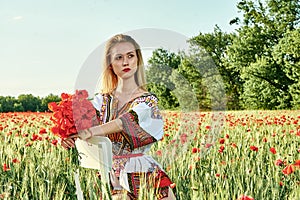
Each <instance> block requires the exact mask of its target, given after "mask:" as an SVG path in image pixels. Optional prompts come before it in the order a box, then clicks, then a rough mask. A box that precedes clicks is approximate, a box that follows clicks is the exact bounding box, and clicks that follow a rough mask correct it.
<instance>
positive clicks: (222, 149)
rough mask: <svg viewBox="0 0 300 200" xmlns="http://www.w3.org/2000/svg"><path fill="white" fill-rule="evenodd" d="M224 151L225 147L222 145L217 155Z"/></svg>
mask: <svg viewBox="0 0 300 200" xmlns="http://www.w3.org/2000/svg"><path fill="white" fill-rule="evenodd" d="M224 149H225V147H224V146H223V145H222V146H220V149H219V150H218V151H219V153H223V151H224Z"/></svg>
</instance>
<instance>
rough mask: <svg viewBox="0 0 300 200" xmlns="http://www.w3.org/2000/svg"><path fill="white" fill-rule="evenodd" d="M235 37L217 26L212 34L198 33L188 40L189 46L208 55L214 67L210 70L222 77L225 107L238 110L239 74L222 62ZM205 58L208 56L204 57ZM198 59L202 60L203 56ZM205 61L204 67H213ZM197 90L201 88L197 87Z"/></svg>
mask: <svg viewBox="0 0 300 200" xmlns="http://www.w3.org/2000/svg"><path fill="white" fill-rule="evenodd" d="M235 37H236V35H235V33H224V32H222V30H221V29H220V28H219V27H218V26H215V28H214V31H213V33H206V34H202V33H200V34H199V35H197V36H195V37H193V38H191V39H190V40H189V42H190V44H191V45H192V46H193V47H194V48H196V49H198V51H201V50H202V49H205V52H207V53H208V54H209V56H210V57H211V59H212V61H213V62H214V64H215V66H216V67H214V66H213V67H212V68H211V69H213V70H214V71H215V72H214V74H215V73H216V71H218V73H219V74H220V75H221V76H222V82H223V83H224V87H225V90H226V96H227V101H228V103H227V107H228V108H229V109H239V108H240V107H239V103H238V102H239V95H238V88H239V87H237V86H240V87H241V85H242V84H241V80H240V77H239V74H237V73H236V72H235V71H234V70H233V69H231V68H228V67H227V63H226V62H224V60H227V52H226V51H227V48H228V46H230V45H232V41H233V38H235ZM196 55H197V56H199V53H197V54H196ZM207 56H208V55H206V57H207ZM194 57H195V55H194ZM200 57H202V58H203V56H200ZM194 60H195V59H194ZM205 60H206V64H205V65H206V66H212V65H213V64H212V62H211V61H210V58H206V59H205ZM208 63H210V64H208ZM202 66H203V65H202ZM219 78H220V77H219ZM193 82H196V80H193ZM202 85H203V84H202ZM198 88H201V87H199V86H198ZM198 94H200V93H198ZM202 94H203V93H202ZM204 96H205V95H204ZM204 98H207V97H204ZM198 99H199V100H200V99H201V98H199V97H198ZM200 101H203V100H200Z"/></svg>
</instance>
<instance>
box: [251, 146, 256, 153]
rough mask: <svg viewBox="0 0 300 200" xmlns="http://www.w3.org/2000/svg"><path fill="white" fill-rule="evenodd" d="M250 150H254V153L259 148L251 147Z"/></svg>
mask: <svg viewBox="0 0 300 200" xmlns="http://www.w3.org/2000/svg"><path fill="white" fill-rule="evenodd" d="M250 149H251V150H252V151H256V152H257V151H258V147H256V146H250Z"/></svg>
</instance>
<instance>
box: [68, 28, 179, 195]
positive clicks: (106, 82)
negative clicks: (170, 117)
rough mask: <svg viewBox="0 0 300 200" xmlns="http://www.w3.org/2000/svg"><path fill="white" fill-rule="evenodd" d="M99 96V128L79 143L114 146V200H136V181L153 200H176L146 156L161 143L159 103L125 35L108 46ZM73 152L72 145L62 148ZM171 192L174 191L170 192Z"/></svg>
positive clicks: (84, 133)
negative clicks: (93, 140) (98, 140)
mask: <svg viewBox="0 0 300 200" xmlns="http://www.w3.org/2000/svg"><path fill="white" fill-rule="evenodd" d="M101 80H102V85H101V86H102V88H101V93H100V94H98V95H96V96H95V98H94V99H93V105H94V107H95V109H96V110H97V113H98V119H99V126H94V127H92V128H89V129H87V130H84V131H82V132H80V133H79V134H78V137H79V138H80V139H82V140H86V139H88V138H90V137H93V136H107V137H108V138H109V139H110V140H111V141H112V144H113V155H114V156H113V170H112V172H111V174H110V182H111V186H112V187H111V188H112V197H113V199H119V198H121V196H122V195H124V194H126V195H127V199H138V196H139V190H140V181H141V180H142V179H143V180H145V181H146V185H147V186H149V188H148V189H149V191H154V194H153V196H154V197H155V198H156V199H176V198H175V195H174V193H173V190H172V187H171V186H173V185H174V184H173V183H172V181H171V180H170V179H169V177H168V176H167V175H166V173H165V172H164V171H163V170H162V168H161V166H160V165H159V164H158V163H157V162H156V161H155V160H154V159H153V158H152V157H151V156H149V155H147V154H146V153H147V152H148V151H149V150H150V147H151V145H152V144H153V143H155V142H157V141H159V140H160V139H161V138H162V137H163V120H162V117H161V115H160V111H159V109H158V106H157V104H158V99H157V97H156V96H155V95H154V94H153V93H150V92H148V91H147V89H146V87H145V85H146V81H145V71H144V63H143V58H142V54H141V50H140V46H139V45H138V44H137V43H136V41H135V40H134V39H133V38H132V37H130V36H128V35H123V34H119V35H115V36H114V37H112V38H111V39H110V40H109V41H108V42H107V43H106V49H105V58H104V71H103V73H102V79H101ZM62 144H63V145H64V146H66V147H70V146H74V140H72V139H69V140H65V141H63V142H62ZM173 189H174V188H173Z"/></svg>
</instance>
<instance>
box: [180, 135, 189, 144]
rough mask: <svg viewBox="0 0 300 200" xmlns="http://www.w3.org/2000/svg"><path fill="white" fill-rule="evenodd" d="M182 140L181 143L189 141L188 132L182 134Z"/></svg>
mask: <svg viewBox="0 0 300 200" xmlns="http://www.w3.org/2000/svg"><path fill="white" fill-rule="evenodd" d="M180 142H181V144H184V143H186V142H187V134H185V133H183V134H181V135H180Z"/></svg>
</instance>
